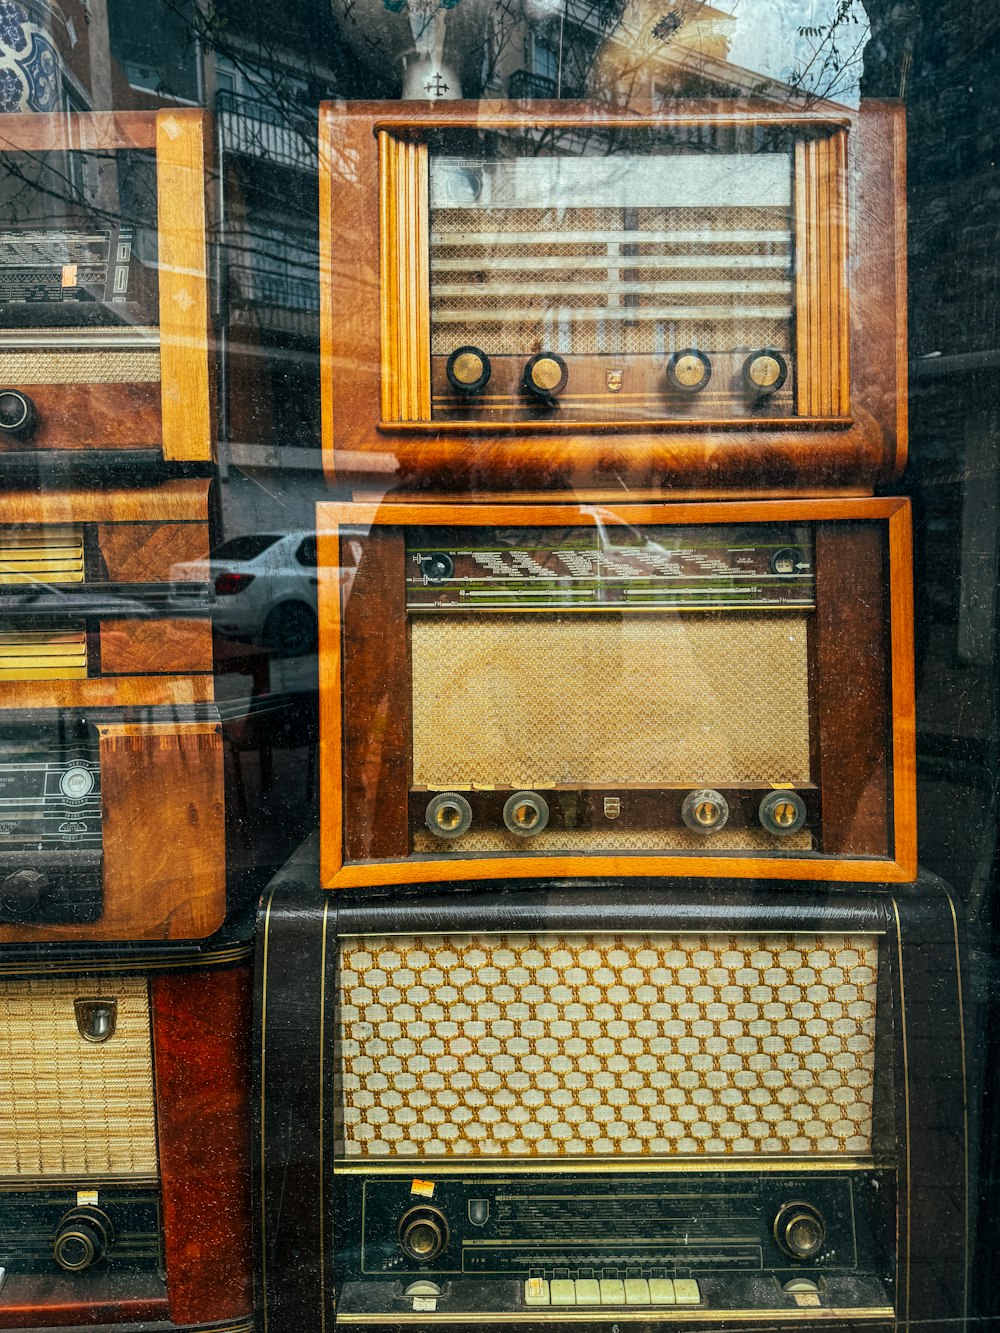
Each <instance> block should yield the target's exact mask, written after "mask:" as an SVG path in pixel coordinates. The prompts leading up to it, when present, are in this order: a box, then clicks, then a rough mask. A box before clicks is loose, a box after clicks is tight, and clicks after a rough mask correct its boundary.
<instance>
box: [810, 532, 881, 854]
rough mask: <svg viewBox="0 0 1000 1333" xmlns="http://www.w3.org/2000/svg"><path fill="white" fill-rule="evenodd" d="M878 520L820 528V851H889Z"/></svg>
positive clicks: (814, 685)
mask: <svg viewBox="0 0 1000 1333" xmlns="http://www.w3.org/2000/svg"><path fill="white" fill-rule="evenodd" d="M887 537H888V533H887V532H886V530H885V528H884V525H883V526H882V527H878V526H875V525H874V524H870V523H869V524H864V523H836V524H827V525H820V526H818V527H817V529H816V614H815V616H814V619H813V626H812V633H813V638H814V641H815V643H814V647H815V664H816V675H815V677H814V678H813V680H812V682H811V692H812V695H813V702H814V707H815V710H816V721H817V729H818V738H817V739H818V745H819V752H820V756H821V764H822V792H823V850H824V851H825V852H829V853H831V854H837V855H841V854H844V855H855V856H886V855H887V854H888V853H889V852H890V851H891V845H890V837H889V777H890V770H889V759H890V751H891V735H890V728H889V718H890V701H889V690H888V686H889V679H888V670H887V666H888V663H887V657H888V636H887V633H886V620H885V612H886V607H885V604H884V598H883V569H884V557H885V555H886V543H887Z"/></svg>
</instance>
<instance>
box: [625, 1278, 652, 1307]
mask: <svg viewBox="0 0 1000 1333" xmlns="http://www.w3.org/2000/svg"><path fill="white" fill-rule="evenodd" d="M625 1304H626V1305H649V1304H650V1295H649V1283H648V1282H647V1281H646V1279H645V1278H644V1277H627V1278H626V1279H625Z"/></svg>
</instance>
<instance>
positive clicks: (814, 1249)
mask: <svg viewBox="0 0 1000 1333" xmlns="http://www.w3.org/2000/svg"><path fill="white" fill-rule="evenodd" d="M774 1239H775V1240H776V1241H777V1242H778V1244H779V1245H780V1246H781V1248H782V1250H784V1252H785V1254H787V1255H788V1257H789V1258H790V1259H814V1258H815V1257H816V1255H817V1254H819V1252H820V1250H822V1248H823V1245H824V1243H825V1241H826V1223H825V1222H824V1220H823V1214H822V1213H821V1212H820V1211H819V1209H818V1208H814V1207H813V1205H812V1204H811V1203H798V1202H794V1203H785V1204H782V1206H781V1207H780V1208H779V1209H778V1215H777V1217H775V1219H774Z"/></svg>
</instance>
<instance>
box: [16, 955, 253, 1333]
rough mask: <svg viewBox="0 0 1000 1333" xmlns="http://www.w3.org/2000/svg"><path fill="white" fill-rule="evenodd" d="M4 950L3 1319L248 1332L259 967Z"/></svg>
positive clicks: (223, 959) (192, 958) (242, 962)
mask: <svg viewBox="0 0 1000 1333" xmlns="http://www.w3.org/2000/svg"><path fill="white" fill-rule="evenodd" d="M248 953H249V946H248V945H247V944H245V943H238V944H232V945H225V944H222V943H213V945H212V947H211V948H209V949H207V950H206V951H205V952H204V953H202V954H200V955H195V954H191V953H189V954H187V955H183V954H182V955H175V956H173V957H170V956H169V955H167V954H166V953H161V954H160V955H159V956H157V957H140V956H139V955H135V954H130V955H122V954H120V953H119V955H118V956H117V957H116V958H114V959H113V960H112V959H109V958H108V957H107V956H104V957H97V956H95V957H92V958H91V957H88V956H87V955H86V951H84V952H81V951H80V950H79V949H77V956H76V957H74V958H72V959H71V960H67V959H66V957H65V956H60V957H53V956H51V955H50V956H48V957H47V958H46V959H44V960H43V961H39V956H38V954H37V953H36V954H35V955H34V962H33V963H32V962H31V961H25V957H24V955H23V951H22V952H21V953H19V954H18V955H17V960H16V961H15V959H14V955H13V953H12V951H9V950H8V951H6V952H5V953H4V955H3V957H2V958H0V1328H18V1329H20V1328H26V1327H46V1328H51V1327H58V1326H62V1325H72V1326H74V1327H76V1326H84V1325H86V1326H93V1325H100V1326H102V1327H106V1326H108V1325H112V1324H123V1325H128V1326H129V1327H136V1326H141V1327H142V1328H144V1329H149V1330H161V1329H162V1330H163V1333H169V1330H171V1329H174V1328H178V1327H181V1328H184V1329H193V1328H202V1327H204V1326H206V1325H211V1326H212V1327H213V1328H216V1327H221V1328H225V1329H226V1330H227V1333H250V1329H251V1327H252V1317H251V1309H252V1295H251V1267H250V1239H249V1238H250V1232H251V1226H252V1219H251V1212H250V1186H249V1171H250V1164H249V1147H250V1134H249V1106H248V1100H249V1059H248V1056H249V1050H248V1036H249V1015H250V1000H251V986H250V964H249V959H248Z"/></svg>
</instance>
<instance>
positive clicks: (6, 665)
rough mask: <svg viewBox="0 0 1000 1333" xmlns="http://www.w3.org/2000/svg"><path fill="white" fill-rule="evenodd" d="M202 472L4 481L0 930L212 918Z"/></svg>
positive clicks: (70, 932) (213, 800)
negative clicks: (29, 485) (137, 478)
mask: <svg viewBox="0 0 1000 1333" xmlns="http://www.w3.org/2000/svg"><path fill="white" fill-rule="evenodd" d="M208 487H209V483H208V482H207V481H205V480H200V479H186V480H176V481H171V482H164V483H161V484H160V485H158V486H151V487H147V488H143V489H136V490H121V491H115V490H104V491H100V490H79V491H58V490H57V491H50V492H45V493H43V494H41V495H39V494H37V493H35V492H30V493H29V492H25V491H7V492H5V493H4V494H2V495H0V681H3V709H2V711H0V726H2V730H3V739H2V741H0V943H4V942H11V941H20V940H40V939H49V938H51V939H186V938H201V937H203V936H206V935H209V934H211V933H212V932H213V931H215V930H216V929H218V927H219V926H220V925H221V924H222V921H223V919H224V916H225V910H226V901H225V840H224V825H223V807H224V802H223V760H222V734H221V726H220V723H219V717H218V713H217V711H216V708H215V705H214V687H213V677H212V632H211V622H210V619H209V610H210V605H211V603H210V597H209V589H208V588H207V587H206V586H204V585H202V584H201V583H200V582H198V581H197V578H196V577H192V572H194V573H195V575H196V574H197V570H198V568H199V561H205V560H207V555H208ZM186 562H187V563H186Z"/></svg>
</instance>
